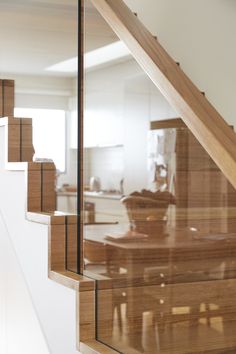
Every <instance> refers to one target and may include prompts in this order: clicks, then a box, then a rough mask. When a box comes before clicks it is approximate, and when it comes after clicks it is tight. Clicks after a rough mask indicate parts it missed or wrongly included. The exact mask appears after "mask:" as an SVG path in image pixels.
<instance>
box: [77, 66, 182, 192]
mask: <svg viewBox="0 0 236 354" xmlns="http://www.w3.org/2000/svg"><path fill="white" fill-rule="evenodd" d="M91 112H92V119H91ZM176 116H178V115H177V113H176V112H175V111H174V110H173V109H172V108H171V107H170V105H169V104H168V102H167V101H166V100H165V98H164V97H163V96H162V95H161V94H160V92H159V90H158V89H157V88H156V87H155V86H154V85H153V83H152V82H151V80H150V79H149V78H148V77H147V75H146V74H145V73H144V72H143V71H142V69H141V68H140V67H139V65H138V64H137V63H136V62H135V61H134V60H132V59H131V60H127V61H125V62H123V63H117V64H116V65H111V66H107V67H105V68H101V69H97V70H94V71H91V72H88V73H87V74H86V81H85V124H84V125H85V143H86V142H88V141H89V142H90V143H91V141H95V142H96V141H97V140H99V141H101V143H102V142H104V144H105V145H106V143H107V142H108V143H109V144H112V143H113V144H119V143H120V144H123V145H124V148H123V156H124V172H123V176H122V175H121V174H119V178H118V177H117V176H116V177H117V178H116V179H115V181H116V182H115V184H114V171H116V167H117V166H118V165H119V166H120V165H121V163H120V159H118V160H117V161H116V159H117V157H116V154H113V157H112V154H109V158H110V160H108V155H107V154H106V156H105V154H103V155H102V154H101V153H100V154H99V155H98V153H97V150H96V149H91V150H90V151H89V154H87V156H86V159H85V165H84V167H85V169H86V170H85V181H87V180H88V176H89V173H91V171H93V172H95V171H96V175H98V177H100V178H101V183H102V186H103V188H104V187H105V188H107V186H109V185H111V184H112V183H113V184H112V185H113V187H114V188H115V189H119V184H118V181H119V180H120V179H121V178H122V177H124V179H125V183H124V189H125V194H128V193H131V192H133V191H134V190H141V189H143V188H147V183H148V171H147V153H148V152H147V137H148V130H149V127H150V121H155V120H160V119H166V118H173V117H176ZM87 119H89V120H90V121H91V122H90V124H89V125H88V124H87ZM89 136H91V137H92V139H89ZM90 140H91V141H90ZM95 145H96V143H95ZM92 154H94V156H92ZM98 156H100V157H99V158H98ZM96 159H97V161H96V168H95V167H94V166H92V167H91V163H93V164H94V165H95V160H96ZM88 160H90V164H89V161H88ZM104 163H105V164H106V168H104ZM99 169H100V171H99ZM120 170H121V169H120ZM104 172H105V173H106V174H107V175H106V176H104ZM120 172H122V171H120ZM109 182H110V183H109Z"/></svg>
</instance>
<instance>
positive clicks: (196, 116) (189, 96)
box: [92, 0, 236, 188]
mask: <svg viewBox="0 0 236 354" xmlns="http://www.w3.org/2000/svg"><path fill="white" fill-rule="evenodd" d="M92 3H93V4H94V6H95V7H96V8H97V10H98V11H99V12H100V14H101V15H102V16H103V17H104V19H105V20H106V21H107V22H108V24H109V25H110V26H111V27H112V28H113V30H114V32H115V33H116V34H117V35H118V37H119V38H120V39H121V40H122V41H123V42H124V43H125V44H126V45H127V47H128V48H129V50H130V52H131V53H132V55H133V56H134V58H135V59H136V60H137V62H138V63H139V64H140V66H141V67H142V68H143V70H144V71H145V72H146V73H147V75H148V76H149V77H150V79H151V80H152V81H153V83H154V84H155V85H156V86H157V88H158V89H159V90H160V91H161V93H162V94H163V95H164V96H165V98H166V99H167V100H168V102H169V103H170V104H171V106H172V107H173V108H174V109H175V110H176V111H177V112H178V113H179V114H180V116H181V118H182V119H183V120H184V122H185V123H186V125H187V126H188V128H189V129H190V130H191V131H192V133H193V134H194V135H195V137H196V138H197V139H198V141H199V142H200V143H201V144H202V146H203V147H204V148H205V150H206V151H207V152H208V153H209V155H210V156H211V158H212V159H213V160H214V161H215V163H216V164H217V165H218V167H219V168H220V169H221V170H222V172H223V173H224V174H225V176H226V177H227V178H228V180H229V181H230V182H231V183H232V185H233V186H234V187H235V188H236V134H235V133H234V132H233V131H232V129H231V128H230V127H229V126H228V124H227V123H226V122H225V120H224V119H223V118H222V117H221V115H220V114H219V113H218V112H217V111H216V109H215V108H214V107H213V106H212V105H211V103H210V102H209V101H208V100H207V99H206V98H205V97H204V96H203V95H202V93H201V92H200V91H199V90H198V88H197V87H196V86H195V85H194V84H193V83H192V81H191V80H190V79H189V78H188V77H187V76H186V75H185V73H184V72H183V71H182V70H181V68H180V67H179V66H178V65H177V64H176V62H175V61H174V60H173V59H172V58H171V57H170V55H169V54H168V53H167V52H166V51H165V49H164V48H163V47H162V46H161V45H160V43H159V42H158V41H157V40H156V39H155V38H153V35H152V34H151V33H150V32H149V31H148V30H147V29H146V28H145V26H144V25H143V24H142V23H141V22H140V20H139V19H138V18H137V16H135V14H133V13H132V11H131V10H130V9H129V8H128V7H127V6H126V5H125V3H124V2H123V1H122V0H92Z"/></svg>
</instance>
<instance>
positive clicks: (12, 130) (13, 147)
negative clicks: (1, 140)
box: [7, 119, 21, 162]
mask: <svg viewBox="0 0 236 354" xmlns="http://www.w3.org/2000/svg"><path fill="white" fill-rule="evenodd" d="M10 121H11V124H8V126H7V131H8V133H7V134H8V162H21V148H20V145H21V127H20V124H19V122H18V120H17V119H12V120H10ZM13 123H15V124H13Z"/></svg>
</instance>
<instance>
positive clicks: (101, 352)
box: [79, 340, 138, 354]
mask: <svg viewBox="0 0 236 354" xmlns="http://www.w3.org/2000/svg"><path fill="white" fill-rule="evenodd" d="M79 350H80V351H81V353H83V354H117V353H118V352H117V351H116V350H113V349H111V348H109V347H108V346H106V345H104V344H102V343H100V342H98V341H96V340H93V341H92V340H91V341H86V342H80V346H79ZM129 354H138V352H137V351H135V352H130V353H129Z"/></svg>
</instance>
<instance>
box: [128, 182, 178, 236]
mask: <svg viewBox="0 0 236 354" xmlns="http://www.w3.org/2000/svg"><path fill="white" fill-rule="evenodd" d="M121 202H122V203H123V204H124V205H125V207H126V209H127V213H128V217H129V222H130V228H131V230H133V231H137V232H139V233H144V234H148V235H150V236H159V235H163V234H164V231H165V225H166V213H167V209H168V206H169V204H174V203H175V198H174V196H173V195H172V194H171V193H169V192H167V191H165V192H161V191H157V192H151V191H148V190H145V189H144V190H142V191H141V192H133V193H131V194H130V195H129V196H127V197H124V198H122V199H121Z"/></svg>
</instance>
